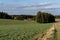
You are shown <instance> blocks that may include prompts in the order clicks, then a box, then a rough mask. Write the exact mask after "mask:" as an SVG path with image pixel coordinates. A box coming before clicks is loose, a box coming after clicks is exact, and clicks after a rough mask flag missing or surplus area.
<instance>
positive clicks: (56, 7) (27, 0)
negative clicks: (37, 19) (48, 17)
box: [0, 0, 60, 15]
mask: <svg viewBox="0 0 60 40" xmlns="http://www.w3.org/2000/svg"><path fill="white" fill-rule="evenodd" d="M0 11H4V12H7V13H8V14H10V15H13V14H14V15H15V14H17V15H18V14H27V15H36V13H37V12H38V11H42V12H49V13H52V14H54V15H60V0H0Z"/></svg>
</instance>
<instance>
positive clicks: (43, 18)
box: [0, 11, 55, 23]
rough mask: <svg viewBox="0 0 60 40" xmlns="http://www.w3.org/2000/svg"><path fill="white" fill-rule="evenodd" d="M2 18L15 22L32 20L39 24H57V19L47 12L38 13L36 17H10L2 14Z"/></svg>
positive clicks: (0, 15) (0, 16) (0, 14)
mask: <svg viewBox="0 0 60 40" xmlns="http://www.w3.org/2000/svg"><path fill="white" fill-rule="evenodd" d="M0 18H2V19H14V20H24V19H32V20H34V21H35V20H36V21H37V22H38V23H50V22H55V17H54V16H53V15H52V14H49V13H46V12H40V11H39V12H37V15H36V16H33V15H8V14H7V13H6V12H0Z"/></svg>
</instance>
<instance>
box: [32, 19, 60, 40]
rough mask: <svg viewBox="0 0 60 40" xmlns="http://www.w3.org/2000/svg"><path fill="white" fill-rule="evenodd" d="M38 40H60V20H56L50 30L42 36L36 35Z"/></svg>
mask: <svg viewBox="0 0 60 40" xmlns="http://www.w3.org/2000/svg"><path fill="white" fill-rule="evenodd" d="M33 38H35V39H36V40H60V19H56V23H54V24H53V25H52V27H51V28H50V29H48V30H47V31H45V32H43V33H42V34H38V35H35V36H34V37H33Z"/></svg>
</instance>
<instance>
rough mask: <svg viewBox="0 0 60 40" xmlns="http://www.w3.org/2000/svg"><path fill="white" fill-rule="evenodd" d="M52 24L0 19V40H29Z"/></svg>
mask: <svg viewBox="0 0 60 40" xmlns="http://www.w3.org/2000/svg"><path fill="white" fill-rule="evenodd" d="M50 26H52V23H47V24H40V23H36V22H28V21H21V20H8V19H0V40H29V39H31V38H32V37H33V36H34V35H36V34H39V33H42V32H43V31H45V30H47V29H48V28H50Z"/></svg>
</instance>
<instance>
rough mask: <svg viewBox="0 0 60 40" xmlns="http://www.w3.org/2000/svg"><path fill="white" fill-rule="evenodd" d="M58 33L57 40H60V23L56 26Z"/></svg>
mask: <svg viewBox="0 0 60 40" xmlns="http://www.w3.org/2000/svg"><path fill="white" fill-rule="evenodd" d="M55 27H56V30H57V33H56V38H57V40H60V22H59V23H56V24H55Z"/></svg>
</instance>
